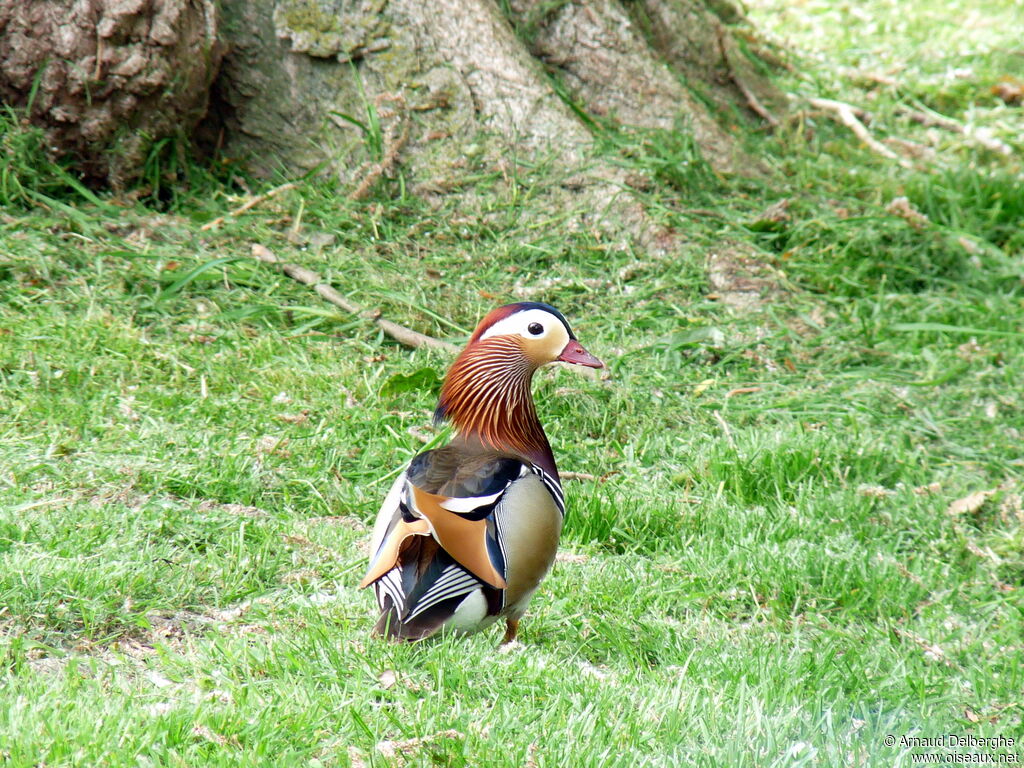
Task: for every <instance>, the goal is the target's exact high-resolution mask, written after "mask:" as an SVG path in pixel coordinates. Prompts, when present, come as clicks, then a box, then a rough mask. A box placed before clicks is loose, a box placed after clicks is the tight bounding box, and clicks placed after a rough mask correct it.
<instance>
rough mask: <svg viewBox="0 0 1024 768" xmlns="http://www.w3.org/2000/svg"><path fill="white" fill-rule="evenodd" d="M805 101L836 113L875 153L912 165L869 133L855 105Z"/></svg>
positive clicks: (831, 100) (833, 101) (825, 101)
mask: <svg viewBox="0 0 1024 768" xmlns="http://www.w3.org/2000/svg"><path fill="white" fill-rule="evenodd" d="M807 103H808V104H810V105H811V106H812V107H815V108H816V109H823V110H825V111H826V112H829V113H831V114H834V115H836V116H837V117H838V118H839V121H840V122H841V123H842V124H843V125H845V126H846V127H847V128H849V129H850V130H851V131H853V134H854V135H855V136H856V137H857V138H858V139H860V140H861V141H862V142H864V144H865V145H866V146H867V147H868V149H870V150H871V151H872V152H874V153H875V154H877V155H881V156H882V157H884V158H886V159H888V160H895V161H896V162H897V163H899V164H900V166H901V167H903V168H912V167H913V165H912V164H911V163H909V162H908V161H906V160H904V159H903V158H902V157H900V156H899V155H897V154H896V153H895V152H893V151H892V150H891V149H889V148H888V147H887V146H885V144H882V143H881V142H880V141H878V140H877V139H875V138H874V137H873V136H872V135H871V132H870V131H869V130H868V129H867V127H866V126H865V125H864V123H862V122H861V121H860V120H858V119H857V112H858V110H857V108H856V107H853V106H851V105H850V104H847V103H845V102H842V101H836V100H835V99H808V101H807ZM860 113H861V115H864V114H865V113H864V112H863V111H862V110H861V111H860Z"/></svg>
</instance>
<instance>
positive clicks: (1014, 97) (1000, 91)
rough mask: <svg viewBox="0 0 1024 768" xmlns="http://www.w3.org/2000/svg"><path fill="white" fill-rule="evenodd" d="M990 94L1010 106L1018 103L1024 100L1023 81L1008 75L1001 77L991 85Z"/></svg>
mask: <svg viewBox="0 0 1024 768" xmlns="http://www.w3.org/2000/svg"><path fill="white" fill-rule="evenodd" d="M992 95H993V96H995V97H996V98H999V99H1002V100H1003V101H1004V102H1005V103H1007V104H1009V105H1011V106H1014V105H1019V104H1021V103H1022V102H1024V81H1021V80H1018V79H1017V78H1015V77H1010V76H1006V77H1003V79H1002V80H1000V81H999V82H998V83H996V84H995V85H993V86H992Z"/></svg>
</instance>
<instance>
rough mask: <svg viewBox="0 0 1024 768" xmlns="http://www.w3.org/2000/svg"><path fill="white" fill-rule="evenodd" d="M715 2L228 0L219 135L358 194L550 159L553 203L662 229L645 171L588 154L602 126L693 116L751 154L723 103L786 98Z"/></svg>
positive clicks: (455, 180) (711, 149) (619, 226)
mask: <svg viewBox="0 0 1024 768" xmlns="http://www.w3.org/2000/svg"><path fill="white" fill-rule="evenodd" d="M717 1H718V3H719V5H720V6H721V8H720V13H715V12H714V11H712V10H710V9H709V7H707V6H705V4H704V3H703V2H702V0H628V1H627V0H622V1H621V2H620V0H575V1H569V0H566V1H565V2H556V3H551V2H546V1H544V0H497V1H496V0H433V1H432V2H430V3H424V2H422V0H278V2H277V3H276V4H274V5H273V6H271V4H269V3H266V2H261V0H224V3H223V5H222V9H223V14H224V23H223V35H224V37H225V39H226V40H227V41H228V43H229V45H230V52H229V54H228V55H227V56H226V57H225V59H224V64H223V67H222V70H221V74H220V77H219V78H218V80H217V82H216V83H215V86H214V91H213V97H212V104H211V114H210V116H209V119H208V121H207V124H206V125H205V126H204V136H205V137H206V138H205V140H206V142H207V143H208V144H212V145H215V146H216V147H217V148H218V149H219V150H220V151H221V152H222V153H224V154H226V155H227V156H229V157H233V158H237V159H239V160H242V161H245V162H247V163H248V164H249V167H251V168H253V169H254V170H256V171H257V172H259V173H263V174H272V173H275V172H282V173H283V174H285V175H295V174H298V173H303V172H307V171H310V170H312V169H315V168H320V169H322V170H324V171H328V172H331V173H335V174H337V175H338V176H339V177H340V178H341V179H342V180H343V181H345V182H346V183H348V184H349V185H351V189H352V190H353V194H354V195H356V196H357V197H358V196H362V195H365V194H366V193H367V192H368V191H369V190H370V189H371V188H372V187H373V186H374V185H375V184H376V183H377V182H378V181H380V180H381V178H382V177H387V176H394V175H395V174H397V173H399V172H400V173H401V174H402V175H403V178H404V180H405V182H406V184H407V185H409V186H411V187H412V190H413V192H414V193H415V194H418V195H421V196H426V197H428V198H429V197H431V196H433V195H440V194H450V193H452V191H454V190H463V192H464V193H465V191H466V190H468V189H469V188H471V187H472V181H471V179H473V178H479V176H480V174H481V172H486V171H488V170H490V171H496V170H497V171H501V173H502V174H503V175H505V176H507V175H509V174H512V175H515V174H516V173H517V172H518V165H519V164H520V163H521V161H527V162H528V163H531V164H534V163H537V162H543V163H546V167H547V168H548V169H550V170H553V171H554V173H553V174H549V178H550V179H554V180H555V181H554V183H550V184H548V185H547V186H546V187H545V189H544V190H543V191H542V192H541V193H540V194H542V195H544V196H546V198H547V200H546V207H547V209H548V210H551V209H555V210H566V211H569V210H571V211H578V212H579V213H578V214H577V215H576V216H574V223H575V224H576V225H577V226H593V225H595V224H599V225H600V226H603V227H604V228H606V229H609V228H610V229H613V230H619V231H622V232H623V233H624V234H627V235H629V237H630V238H635V237H638V236H639V237H640V239H641V240H642V241H644V242H645V243H646V244H647V245H652V244H655V243H662V244H664V238H663V237H660V236H659V234H658V233H657V232H653V231H652V230H651V227H650V226H649V224H648V223H647V222H646V220H645V218H644V216H643V213H642V211H641V210H640V208H639V206H638V205H637V204H636V203H635V202H634V201H633V200H632V198H631V196H629V195H623V193H622V190H623V189H624V188H626V187H627V186H628V185H629V184H631V183H634V181H635V180H633V179H630V178H628V177H627V174H626V173H625V172H624V171H623V170H621V169H619V168H615V167H612V166H610V165H608V164H603V163H601V162H596V161H594V160H592V159H591V158H592V157H593V155H594V152H593V145H594V139H595V137H594V133H593V128H594V126H595V124H596V123H595V121H597V122H600V123H604V124H607V125H609V126H614V125H622V126H629V127H635V128H639V129H651V130H681V131H683V132H686V133H687V134H689V135H691V136H692V138H693V140H694V141H695V143H696V146H697V147H699V149H700V151H701V153H702V154H703V157H704V158H705V159H706V160H707V161H708V162H709V163H710V164H711V166H712V167H713V168H714V169H715V170H717V171H719V172H731V171H733V170H735V169H736V168H740V167H744V166H745V165H749V163H746V162H745V161H743V160H742V159H741V158H739V157H738V156H737V147H736V145H735V142H734V141H733V140H732V138H731V137H730V136H729V135H728V133H727V132H726V130H725V129H724V128H723V127H722V125H721V124H720V123H719V121H718V120H716V118H715V116H713V115H712V109H713V110H714V111H715V112H718V113H720V114H724V115H727V116H728V117H729V118H730V119H732V120H735V117H736V115H737V113H746V114H747V115H749V116H750V117H751V118H752V119H755V120H761V119H763V118H765V117H766V116H767V117H768V118H769V119H771V116H770V111H769V110H771V109H776V108H777V107H778V105H779V103H780V99H779V97H778V94H777V93H776V92H775V91H774V89H773V88H772V86H771V85H770V84H769V83H768V81H767V80H766V79H765V78H764V77H763V76H762V75H761V74H759V70H758V68H757V67H756V66H755V64H754V63H753V62H752V61H751V59H750V58H748V56H747V55H746V54H745V53H744V52H743V51H741V49H740V47H739V45H738V44H737V43H736V42H735V40H734V38H733V36H732V33H731V31H730V28H729V27H728V26H726V24H725V23H724V22H723V20H722V17H721V16H724V17H725V18H726V19H727V20H729V21H734V22H735V21H739V20H740V17H739V14H738V13H737V12H736V11H735V10H734V9H732V7H731V6H729V5H727V0H717ZM722 9H724V10H722ZM695 93H696V94H698V96H695V95H694V94H695ZM709 105H710V107H711V108H709Z"/></svg>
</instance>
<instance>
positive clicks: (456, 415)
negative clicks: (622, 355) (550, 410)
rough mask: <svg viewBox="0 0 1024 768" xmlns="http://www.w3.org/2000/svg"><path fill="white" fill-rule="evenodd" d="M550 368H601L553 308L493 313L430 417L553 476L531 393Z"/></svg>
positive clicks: (530, 305)
mask: <svg viewBox="0 0 1024 768" xmlns="http://www.w3.org/2000/svg"><path fill="white" fill-rule="evenodd" d="M554 362H563V363H570V364H572V365H583V366H586V367H588V368H602V367H604V363H602V362H601V361H600V360H598V359H597V358H596V357H594V356H593V355H592V354H590V353H589V352H587V350H585V349H584V348H583V345H582V344H580V343H579V342H578V341H577V340H576V336H575V335H574V334H573V332H572V329H571V328H570V327H569V323H567V322H566V320H565V318H564V317H562V313H561V312H559V311H558V310H557V309H555V308H554V307H552V306H549V305H548V304H541V303H539V302H533V301H523V302H519V303H516V304H506V305H505V306H503V307H498V308H497V309H495V310H493V311H492V312H491V313H490V314H488V315H487V317H485V318H484V319H483V320H481V321H480V325H478V326H477V329H476V330H475V331H474V332H473V335H472V336H470V338H469V343H468V344H466V348H465V349H464V350H462V352H461V354H459V356H458V357H457V358H456V359H455V362H454V363H452V367H451V368H450V369H449V370H448V375H447V376H445V379H444V385H443V386H442V387H441V399H440V402H439V403H438V406H437V410H436V411H435V412H434V418H435V420H437V421H443V420H445V419H449V420H451V421H452V423H453V424H454V425H455V427H456V429H457V431H458V432H459V433H460V434H462V435H464V436H466V437H475V438H477V439H479V440H480V441H481V442H482V443H484V444H485V445H488V446H490V447H491V448H494V449H495V450H500V451H511V452H513V453H518V454H521V455H524V456H529V457H531V458H532V459H533V460H535V461H537V462H539V463H540V464H541V465H542V466H544V467H545V468H547V469H548V471H550V472H552V473H555V472H556V470H555V463H554V458H553V457H552V456H551V449H550V447H549V446H548V441H547V438H546V437H545V435H544V430H543V429H542V428H541V426H540V422H539V421H537V415H536V412H535V411H534V406H533V397H532V396H531V394H530V380H531V379H532V378H533V374H534V372H535V371H536V370H537V369H538V368H540V367H541V366H542V365H547V364H548V363H554Z"/></svg>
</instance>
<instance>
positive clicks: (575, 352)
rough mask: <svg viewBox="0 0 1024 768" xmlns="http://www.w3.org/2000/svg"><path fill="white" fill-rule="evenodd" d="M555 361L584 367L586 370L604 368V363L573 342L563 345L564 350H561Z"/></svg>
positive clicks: (576, 342)
mask: <svg viewBox="0 0 1024 768" xmlns="http://www.w3.org/2000/svg"><path fill="white" fill-rule="evenodd" d="M557 359H558V360H560V361H562V362H563V363H572V364H573V365H585V366H586V367H587V368H604V363H602V362H601V361H600V360H598V359H597V358H596V357H594V356H593V355H592V354H590V353H589V352H587V350H585V349H584V348H583V345H582V344H580V343H579V342H578V341H575V340H574V341H570V342H569V343H568V344H566V345H565V349H563V350H562V354H560V355H559V356H558V358H557Z"/></svg>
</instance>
